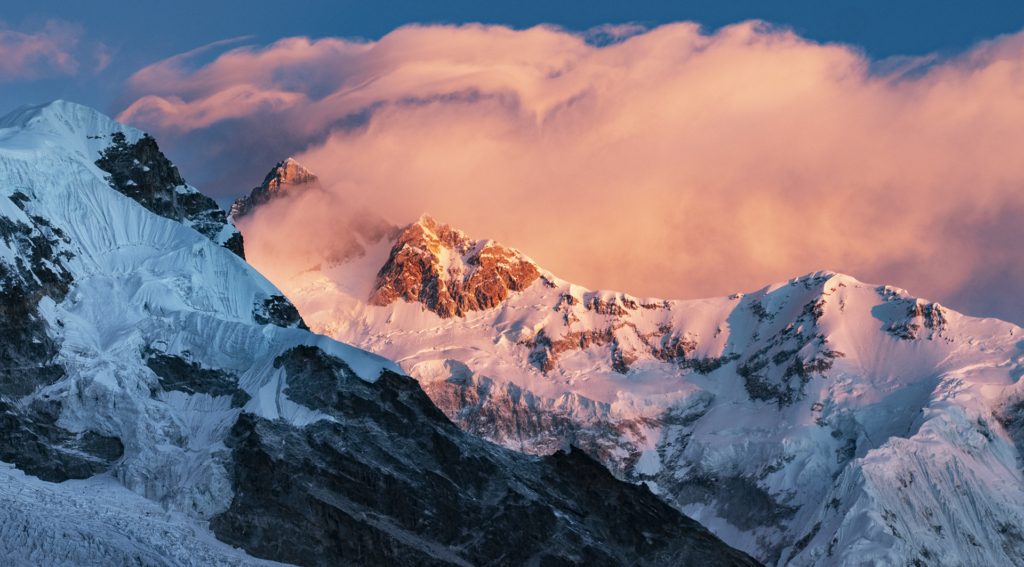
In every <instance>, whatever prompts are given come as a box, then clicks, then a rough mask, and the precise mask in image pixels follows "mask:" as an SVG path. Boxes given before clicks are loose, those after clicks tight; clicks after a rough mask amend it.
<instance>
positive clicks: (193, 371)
mask: <svg viewBox="0 0 1024 567" xmlns="http://www.w3.org/2000/svg"><path fill="white" fill-rule="evenodd" d="M146 355H147V356H146V366H148V367H149V369H150V370H152V371H153V373H154V374H156V375H157V377H158V378H159V379H160V386H161V387H162V388H163V389H164V390H176V391H178V392H185V393H186V394H209V395H211V396H231V407H233V408H240V407H242V406H244V405H245V403H246V402H248V401H249V400H250V399H252V396H250V395H249V394H247V393H246V392H245V390H242V389H241V388H239V387H238V377H237V376H233V375H231V374H228V373H227V372H225V371H223V370H218V369H216V368H203V367H202V366H201V365H200V364H199V363H197V362H190V361H187V360H185V359H183V358H181V357H178V356H168V355H165V354H160V353H158V352H153V351H150V352H148V353H146Z"/></svg>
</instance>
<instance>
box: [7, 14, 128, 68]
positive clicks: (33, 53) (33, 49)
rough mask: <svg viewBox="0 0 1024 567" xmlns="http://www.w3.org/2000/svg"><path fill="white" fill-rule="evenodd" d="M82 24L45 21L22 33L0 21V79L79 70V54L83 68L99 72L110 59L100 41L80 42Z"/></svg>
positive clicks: (108, 53)
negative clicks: (37, 27)
mask: <svg viewBox="0 0 1024 567" xmlns="http://www.w3.org/2000/svg"><path fill="white" fill-rule="evenodd" d="M82 35H83V32H82V27H81V26H79V25H77V24H72V23H69V22H64V21H61V20H49V21H47V22H46V24H45V25H44V26H43V29H42V30H39V31H37V32H35V33H25V32H20V31H15V30H11V29H7V28H6V27H5V26H4V24H3V22H0V82H11V81H32V80H37V79H45V78H51V77H59V76H74V75H77V74H78V73H79V71H80V70H81V68H82V66H83V65H82V63H81V62H80V61H79V59H82V58H83V56H84V57H85V59H86V60H87V61H89V62H90V65H86V67H87V69H88V70H90V71H93V72H99V71H101V70H102V69H103V68H104V67H106V66H107V64H109V62H110V57H111V55H110V52H109V50H107V48H106V47H105V46H103V44H101V43H98V42H91V43H88V44H84V45H83V44H82V41H81V38H82Z"/></svg>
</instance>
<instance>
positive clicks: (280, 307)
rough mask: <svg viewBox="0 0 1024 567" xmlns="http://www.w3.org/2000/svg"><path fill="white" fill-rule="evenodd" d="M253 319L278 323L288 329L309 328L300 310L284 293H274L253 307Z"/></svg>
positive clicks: (263, 322)
mask: <svg viewBox="0 0 1024 567" xmlns="http://www.w3.org/2000/svg"><path fill="white" fill-rule="evenodd" d="M252 316H253V319H255V320H256V323H258V324H260V325H277V326H278V327H284V328H286V329H291V328H297V329H304V330H306V331H308V330H309V326H307V325H306V322H305V321H303V320H302V317H301V316H300V315H299V310H298V309H296V308H295V306H294V305H292V302H291V301H288V298H287V297H285V296H283V295H272V296H270V297H268V298H267V299H264V300H263V301H260V302H257V304H256V305H255V306H254V307H253V312H252Z"/></svg>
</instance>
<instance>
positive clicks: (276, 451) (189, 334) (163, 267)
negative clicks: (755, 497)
mask: <svg viewBox="0 0 1024 567" xmlns="http://www.w3.org/2000/svg"><path fill="white" fill-rule="evenodd" d="M133 156H134V157H133ZM138 156H142V158H143V159H139V157H138ZM136 160H138V163H136ZM161 160H164V161H161ZM100 166H102V168H101V167H100ZM147 168H148V169H147ZM150 173H152V174H153V175H149V174H150ZM179 180H180V177H178V176H177V172H176V169H174V168H173V166H172V165H170V163H169V162H166V161H165V158H163V156H162V154H159V153H158V150H157V149H156V145H155V141H152V139H151V138H148V137H146V136H145V135H144V134H143V133H142V132H139V131H137V130H134V129H132V128H128V127H126V126H123V125H121V124H118V123H116V122H113V121H112V120H110V119H109V118H106V117H105V116H103V115H101V114H99V113H97V112H95V111H93V110H91V109H87V108H84V107H81V106H78V105H74V104H71V103H66V102H61V101H58V102H55V103H51V104H48V105H43V106H38V107H26V108H23V109H19V110H18V111H16V112H15V113H13V114H11V115H8V116H7V117H5V118H3V119H0V240H2V244H0V284H2V285H0V312H2V317H0V461H3V462H5V463H9V464H10V465H13V467H14V468H12V467H11V466H9V465H6V464H5V465H0V564H14V565H22V564H26V565H137V564H144V565H263V564H269V563H267V562H265V561H260V560H255V559H253V558H252V557H249V556H247V555H246V554H245V553H243V552H242V551H240V550H237V549H234V547H232V546H235V547H240V548H242V549H244V550H245V551H246V552H248V553H249V554H251V555H252V556H256V557H261V558H264V559H273V560H279V561H284V562H287V563H294V564H302V565H326V564H330V565H393V564H420V565H466V564H487V563H493V562H494V561H496V560H497V559H498V558H502V557H504V558H506V561H508V562H510V563H517V564H525V563H527V562H529V561H534V562H542V561H560V562H562V563H560V564H588V563H589V564H637V565H657V564H664V563H666V562H673V563H676V564H688V565H699V564H714V565H730V564H736V565H754V564H755V562H753V561H752V560H751V559H750V558H748V557H746V556H744V555H743V554H742V553H739V552H736V551H735V550H732V549H729V548H728V547H727V546H725V545H724V544H722V543H721V542H720V541H719V540H717V539H716V538H714V537H713V536H712V535H711V534H710V533H708V532H707V531H706V530H705V529H703V528H702V527H700V526H699V525H698V524H697V523H695V522H693V521H692V520H689V519H688V518H686V517H685V516H683V515H682V514H679V513H678V512H677V511H675V510H674V509H672V508H670V507H668V506H666V505H664V504H663V503H662V502H660V501H659V500H658V499H657V498H656V497H654V495H652V494H651V493H650V492H649V491H646V490H644V489H642V488H640V487H635V486H632V485H628V484H625V483H621V482H618V481H616V480H615V479H613V478H612V477H611V475H608V474H607V473H606V471H604V469H602V468H601V467H600V466H599V465H597V464H594V463H593V461H590V460H589V459H587V458H586V457H585V456H583V455H582V454H580V453H578V452H570V453H560V454H558V455H556V456H553V457H550V458H545V459H538V458H530V457H526V456H523V455H520V454H517V453H514V452H511V451H507V450H504V449H501V448H499V447H496V446H494V445H492V444H489V443H487V442H484V441H481V440H479V439H477V438H474V437H472V436H470V435H468V434H465V433H463V432H462V431H460V430H459V429H457V428H456V427H455V426H454V425H452V424H451V423H450V422H449V421H448V420H447V419H446V418H445V417H444V416H443V414H441V413H440V412H439V411H438V410H437V409H436V407H434V406H433V405H432V404H431V403H430V401H429V399H428V398H427V397H426V396H425V395H424V394H423V392H422V390H421V389H420V388H419V387H418V385H417V383H416V382H415V381H413V380H412V379H410V378H408V377H407V376H404V375H402V374H401V371H400V369H399V367H398V366H397V365H396V364H394V363H392V362H390V361H388V360H386V359H384V358H382V357H380V356H377V355H374V354H370V353H367V352H365V351H362V350H359V349H357V348H354V347H351V346H348V345H345V344H342V343H339V342H336V341H334V340H332V339H330V338H328V337H325V336H319V335H314V334H312V333H310V332H309V331H308V330H305V329H304V328H303V327H304V324H303V323H302V320H301V319H300V318H299V317H298V314H297V313H296V311H295V308H294V307H292V306H291V304H290V303H289V302H288V301H287V300H286V299H284V298H283V297H282V296H281V295H280V292H278V290H277V289H276V288H275V287H274V286H273V285H272V284H271V283H270V282H268V281H267V280H266V279H265V278H264V277H263V276H261V275H260V274H259V273H258V272H256V271H255V270H254V269H253V268H252V267H251V266H249V265H248V264H246V263H245V262H244V261H243V260H242V259H241V258H240V257H239V255H238V254H236V253H234V252H233V251H231V250H229V249H228V248H230V246H229V242H228V240H227V239H222V238H221V237H222V236H224V235H225V234H226V233H228V232H230V231H228V230H227V229H226V228H225V229H217V230H215V231H212V232H211V231H209V230H207V229H209V228H210V227H211V226H212V225H211V224H210V223H211V222H219V220H218V218H219V217H217V215H215V214H208V213H210V211H209V210H208V209H206V208H204V207H205V205H202V204H203V203H204V201H202V199H199V198H198V197H195V194H198V192H195V191H194V189H191V188H189V187H187V186H183V185H178V184H177V182H178V181H179ZM128 181H132V183H128ZM133 187H135V188H140V187H141V188H140V189H138V190H136V189H132V188H133ZM182 187H184V189H181V188H182ZM204 199H205V197H204ZM196 203H198V204H200V205H202V206H200V207H198V208H197V207H194V206H193V205H194V204H196ZM193 213H196V214H193ZM225 226H226V225H225ZM211 238H213V239H215V240H217V241H216V242H215V241H214V240H211ZM222 244H223V246H222ZM597 493H600V494H603V495H607V498H608V499H607V500H605V499H603V498H602V499H595V498H593V496H592V495H593V494H597ZM610 503H615V504H616V506H614V507H612V506H611V505H610ZM510 533H514V534H518V535H517V536H516V537H510V535H509V534H510ZM218 540H219V541H218ZM222 542H227V543H222ZM227 544H230V545H227Z"/></svg>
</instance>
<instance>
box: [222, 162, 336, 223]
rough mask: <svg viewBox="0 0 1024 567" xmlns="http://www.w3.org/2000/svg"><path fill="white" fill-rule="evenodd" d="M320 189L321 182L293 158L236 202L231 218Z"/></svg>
mask: <svg viewBox="0 0 1024 567" xmlns="http://www.w3.org/2000/svg"><path fill="white" fill-rule="evenodd" d="M318 188H320V180H319V178H317V176H315V175H313V174H312V173H310V171H309V170H308V169H306V168H305V167H302V165H301V164H300V163H299V162H297V161H295V160H294V159H292V158H288V159H286V160H284V161H282V162H280V163H278V164H277V165H276V166H274V169H271V170H270V173H268V174H267V176H266V178H264V179H263V183H262V184H261V185H260V186H259V187H256V188H255V189H253V190H252V192H251V193H249V194H248V195H246V196H244V197H241V198H239V199H236V200H235V204H234V205H231V211H230V212H229V216H230V217H231V218H233V219H240V218H242V217H244V216H246V215H248V214H251V213H252V212H253V211H254V210H256V207H259V206H260V205H264V204H266V203H269V202H270V201H273V200H274V199H280V198H282V197H286V196H288V195H289V194H291V193H293V192H294V191H296V190H301V191H305V190H307V189H318Z"/></svg>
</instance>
